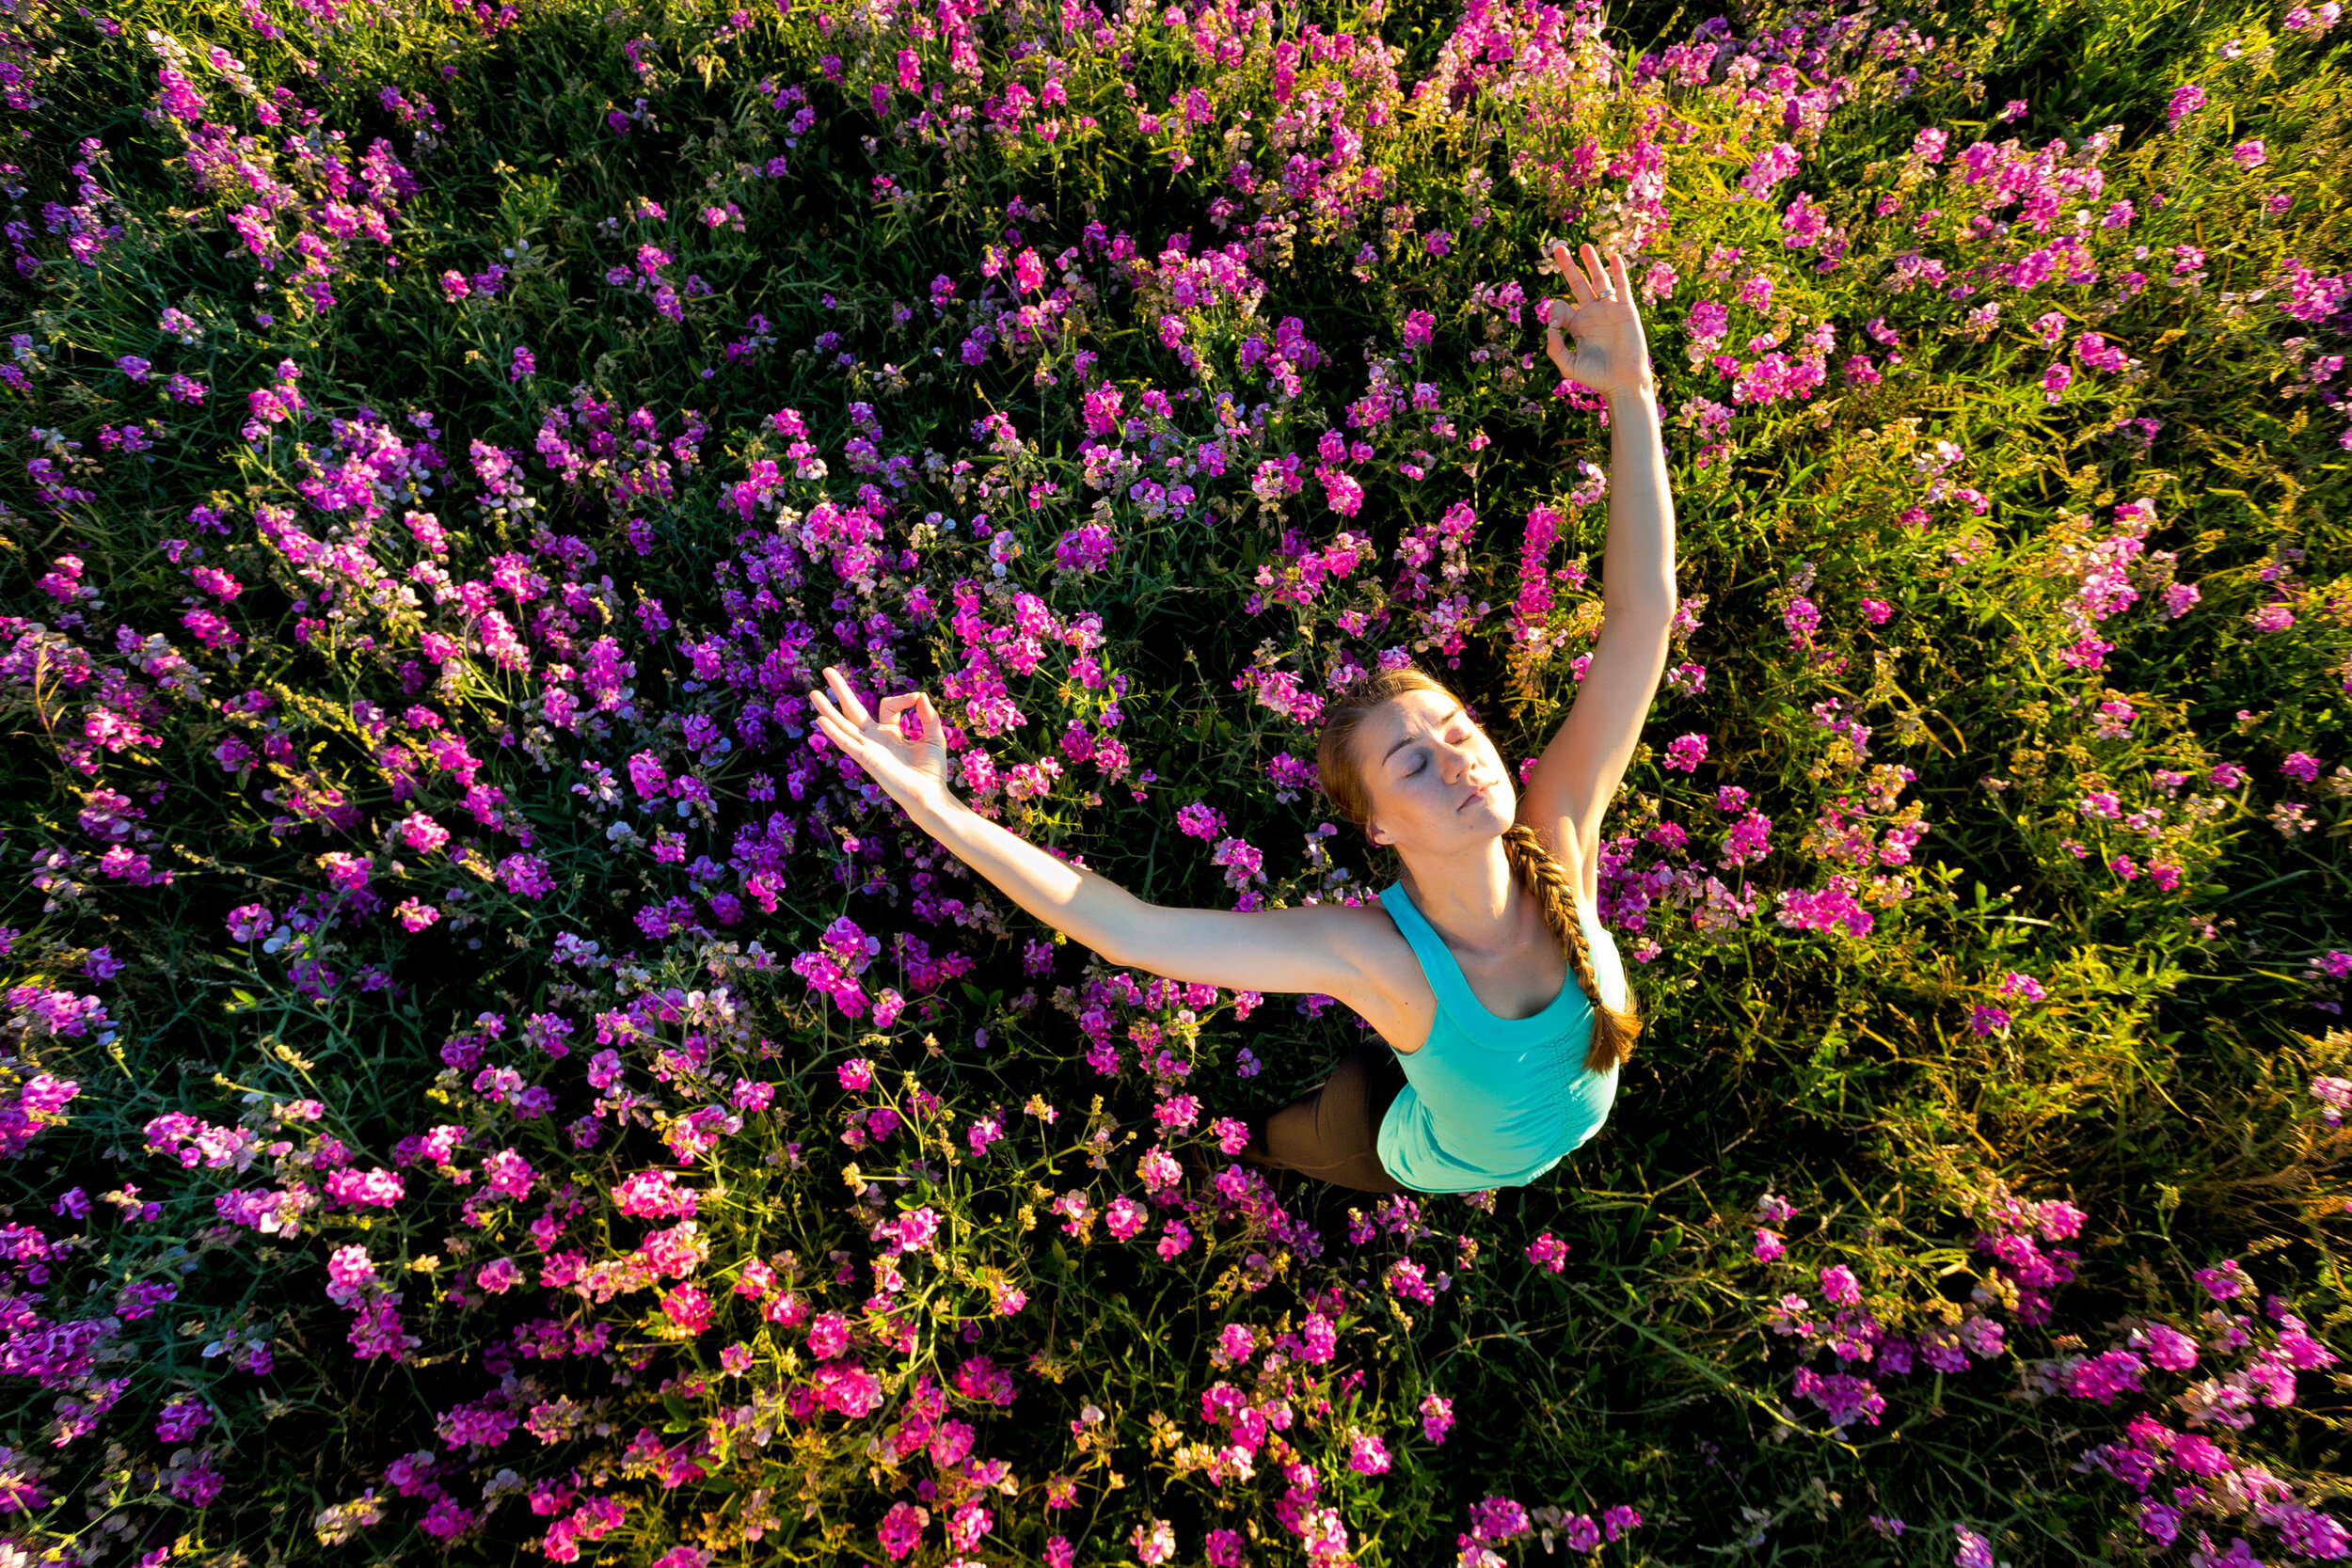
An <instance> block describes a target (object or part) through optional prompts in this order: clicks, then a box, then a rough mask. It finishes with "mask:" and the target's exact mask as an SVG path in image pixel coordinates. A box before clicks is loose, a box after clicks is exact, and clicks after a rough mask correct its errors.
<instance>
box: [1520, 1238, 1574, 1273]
mask: <svg viewBox="0 0 2352 1568" xmlns="http://www.w3.org/2000/svg"><path fill="white" fill-rule="evenodd" d="M1527 1260H1528V1261H1529V1262H1531V1263H1534V1265H1536V1266H1537V1267H1538V1268H1545V1269H1549V1270H1550V1271H1551V1272H1552V1273H1553V1274H1558V1273H1559V1272H1560V1271H1561V1270H1562V1269H1565V1268H1566V1267H1567V1265H1568V1243H1565V1242H1564V1241H1562V1240H1560V1238H1559V1237H1557V1236H1554V1235H1553V1234H1552V1233H1551V1232H1550V1231H1549V1230H1547V1231H1545V1232H1544V1233H1543V1234H1542V1235H1540V1236H1538V1237H1536V1238H1535V1239H1534V1241H1532V1242H1530V1243H1527Z"/></svg>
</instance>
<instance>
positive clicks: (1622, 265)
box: [1609, 250, 1633, 302]
mask: <svg viewBox="0 0 2352 1568" xmlns="http://www.w3.org/2000/svg"><path fill="white" fill-rule="evenodd" d="M1609 270H1610V272H1611V273H1612V274H1613V275H1614V277H1616V279H1617V292H1618V293H1620V294H1622V295H1624V297H1625V298H1626V299H1627V300H1628V301H1629V302H1630V301H1631V300H1632V298H1633V275H1632V273H1631V271H1630V270H1629V268H1628V267H1627V265H1626V260H1625V252H1624V251H1622V250H1613V251H1611V252H1610V253H1609Z"/></svg>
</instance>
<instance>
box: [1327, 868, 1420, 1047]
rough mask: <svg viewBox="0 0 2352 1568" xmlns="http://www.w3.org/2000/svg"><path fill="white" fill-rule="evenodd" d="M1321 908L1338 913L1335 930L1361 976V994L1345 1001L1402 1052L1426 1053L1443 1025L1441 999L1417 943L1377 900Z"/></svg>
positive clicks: (1342, 998) (1359, 983)
mask: <svg viewBox="0 0 2352 1568" xmlns="http://www.w3.org/2000/svg"><path fill="white" fill-rule="evenodd" d="M1319 907H1322V908H1327V909H1329V910H1330V911H1332V914H1333V916H1334V917H1335V918H1334V925H1333V927H1332V928H1333V930H1334V932H1335V934H1336V935H1337V937H1338V940H1339V941H1340V942H1341V943H1342V944H1343V952H1344V953H1345V954H1346V956H1347V958H1348V960H1349V967H1350V968H1351V969H1352V970H1354V971H1355V974H1356V976H1357V978H1356V986H1355V989H1356V994H1354V995H1352V996H1348V995H1343V996H1340V997H1339V1000H1340V1001H1342V1002H1343V1003H1345V1004H1346V1005H1347V1006H1350V1007H1353V1008H1354V1009H1355V1010H1356V1011H1357V1012H1358V1013H1359V1014H1361V1015H1362V1016H1363V1019H1364V1022H1367V1023H1369V1024H1371V1025H1372V1026H1373V1028H1374V1029H1375V1031H1376V1032H1377V1033H1378V1034H1379V1036H1380V1037H1381V1038H1382V1039H1385V1040H1387V1041H1388V1042H1389V1044H1390V1045H1391V1046H1393V1047H1394V1048H1395V1049H1396V1050H1398V1051H1400V1052H1404V1053H1407V1054H1409V1053H1412V1052H1415V1051H1418V1050H1420V1049H1421V1047H1422V1042H1423V1041H1424V1040H1426V1039H1427V1038H1428V1037H1429V1030H1430V1027H1431V1026H1432V1025H1433V1024H1434V1023H1435V1022H1437V1016H1438V998H1437V995H1436V993H1435V992H1433V991H1432V990H1430V989H1429V981H1428V979H1427V977H1426V976H1424V975H1423V974H1422V971H1421V958H1420V956H1419V955H1418V954H1416V953H1415V952H1414V951H1413V944H1412V943H1411V942H1407V941H1406V940H1405V933H1404V932H1402V931H1400V930H1398V929H1397V927H1396V921H1395V920H1394V919H1393V918H1392V917H1391V915H1390V913H1389V911H1388V910H1387V908H1386V907H1385V906H1383V905H1382V904H1381V903H1380V902H1379V901H1378V900H1377V899H1368V900H1366V901H1365V902H1364V903H1361V904H1353V905H1350V904H1339V905H1325V906H1319ZM1334 994H1335V995H1336V994H1338V993H1336V992H1335V993H1334Z"/></svg>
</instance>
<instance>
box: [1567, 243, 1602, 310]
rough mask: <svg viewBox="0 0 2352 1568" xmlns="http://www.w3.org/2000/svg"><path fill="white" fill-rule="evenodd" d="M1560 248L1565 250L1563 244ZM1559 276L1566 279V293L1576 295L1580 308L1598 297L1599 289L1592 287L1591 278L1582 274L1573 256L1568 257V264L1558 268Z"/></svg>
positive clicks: (1582, 270) (1581, 269)
mask: <svg viewBox="0 0 2352 1568" xmlns="http://www.w3.org/2000/svg"><path fill="white" fill-rule="evenodd" d="M1561 248H1562V249H1563V250H1565V249H1566V248H1567V247H1566V246H1565V245H1563V246H1561ZM1560 276H1561V277H1565V278H1566V279H1567V280H1568V293H1572V294H1574V295H1575V296H1576V303H1577V305H1578V307H1579V308H1580V309H1581V308H1582V307H1584V306H1587V305H1590V304H1592V303H1593V301H1595V300H1596V299H1598V298H1599V297H1600V291H1599V290H1598V289H1596V288H1594V287H1593V284H1592V280H1591V279H1590V278H1588V277H1585V276H1584V269H1583V268H1582V267H1581V266H1579V265H1578V264H1577V262H1576V259H1575V258H1574V257H1570V258H1568V264H1567V265H1566V266H1564V267H1562V268H1561V269H1560Z"/></svg>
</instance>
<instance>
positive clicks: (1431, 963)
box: [1380, 881, 1491, 1037]
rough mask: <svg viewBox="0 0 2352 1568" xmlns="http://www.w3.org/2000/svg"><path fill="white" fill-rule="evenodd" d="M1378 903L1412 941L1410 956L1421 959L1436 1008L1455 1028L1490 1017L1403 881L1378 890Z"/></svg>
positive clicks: (1436, 929) (1407, 940)
mask: <svg viewBox="0 0 2352 1568" xmlns="http://www.w3.org/2000/svg"><path fill="white" fill-rule="evenodd" d="M1380 903H1381V906H1382V907H1383V908H1384V909H1386V910H1387V911H1389V918H1390V919H1391V920H1393V921H1395V922H1396V928H1397V929H1398V930H1400V931H1402V932H1404V933H1405V940H1406V942H1411V943H1412V944H1413V957H1415V958H1419V959H1420V960H1421V972H1422V976H1423V977H1424V978H1426V979H1427V980H1428V982H1429V990H1431V992H1432V993H1433V994H1435V995H1436V997H1437V999H1438V1011H1439V1012H1442V1013H1445V1014H1447V1015H1449V1016H1450V1017H1452V1018H1453V1019H1454V1022H1455V1025H1456V1027H1459V1026H1461V1025H1462V1024H1463V1023H1464V1022H1467V1021H1470V1020H1473V1019H1485V1018H1487V1017H1490V1016H1491V1015H1490V1014H1488V1013H1487V1011H1486V1007H1485V1006H1483V1005H1481V1004H1480V1002H1479V1000H1478V993H1477V992H1475V991H1473V990H1470V981H1469V979H1468V978H1467V977H1465V976H1464V974H1462V966H1461V964H1460V963H1458V962H1456V961H1455V959H1454V953H1453V950H1452V949H1451V948H1449V947H1447V946H1446V944H1445V939H1444V938H1443V937H1441V936H1439V935H1438V928H1437V927H1434V926H1432V925H1430V924H1429V922H1428V920H1427V919H1426V918H1425V917H1424V916H1423V915H1422V912H1421V911H1420V909H1419V908H1418V907H1416V906H1415V904H1414V903H1413V899H1412V895H1410V894H1407V893H1406V891H1405V884H1404V883H1403V882H1401V881H1398V882H1391V883H1390V884H1389V885H1388V886H1387V887H1385V888H1383V889H1381V890H1380ZM1433 1037H1434V1036H1433Z"/></svg>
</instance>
